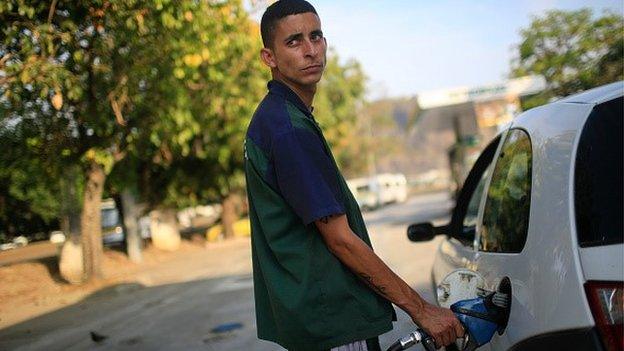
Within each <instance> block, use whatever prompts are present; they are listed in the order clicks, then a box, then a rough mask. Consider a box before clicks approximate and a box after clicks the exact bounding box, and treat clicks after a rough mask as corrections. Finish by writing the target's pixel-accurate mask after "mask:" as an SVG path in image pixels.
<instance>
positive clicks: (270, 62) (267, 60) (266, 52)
mask: <svg viewBox="0 0 624 351" xmlns="http://www.w3.org/2000/svg"><path fill="white" fill-rule="evenodd" d="M260 57H261V58H262V61H263V62H264V64H265V65H267V66H269V67H271V68H275V67H277V62H275V55H274V54H273V50H271V49H268V48H262V49H261V50H260Z"/></svg>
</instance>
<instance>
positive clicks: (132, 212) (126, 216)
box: [121, 189, 143, 263]
mask: <svg viewBox="0 0 624 351" xmlns="http://www.w3.org/2000/svg"><path fill="white" fill-rule="evenodd" d="M121 207H122V212H123V221H124V227H125V228H124V229H125V233H126V250H127V252H128V257H129V258H130V260H131V261H132V262H136V263H140V262H141V261H142V260H143V256H142V253H141V251H142V250H143V240H142V239H141V233H140V232H139V219H138V217H139V213H138V211H137V209H138V208H137V205H136V197H135V196H134V192H133V191H132V190H130V189H125V190H124V191H122V192H121Z"/></svg>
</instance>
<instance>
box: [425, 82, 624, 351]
mask: <svg viewBox="0 0 624 351" xmlns="http://www.w3.org/2000/svg"><path fill="white" fill-rule="evenodd" d="M622 95H624V82H618V83H614V84H610V85H607V86H604V87H601V88H598V89H593V90H590V91H587V92H585V93H581V94H577V95H575V96H571V97H569V98H566V99H563V100H560V101H558V102H554V103H550V104H547V105H544V106H541V107H538V108H535V109H532V110H529V111H527V112H525V113H523V114H522V115H520V116H518V117H517V118H516V119H515V120H514V121H513V122H512V124H511V125H510V126H509V127H508V128H509V129H507V130H505V131H503V132H502V133H501V141H500V143H499V145H498V148H497V150H496V154H495V155H494V158H493V161H492V164H491V165H490V169H492V168H494V166H495V163H496V160H498V158H499V155H500V152H501V149H502V147H503V145H504V144H505V139H506V136H507V134H508V133H509V130H510V129H521V130H523V131H525V132H526V133H527V134H528V136H529V139H530V141H531V148H532V156H531V157H532V173H531V174H532V176H531V177H532V178H531V202H530V209H529V223H528V232H527V240H526V243H525V246H524V247H523V248H522V249H521V251H520V252H518V253H494V252H484V251H479V250H478V248H479V245H478V244H479V240H480V234H481V233H482V230H483V228H482V223H483V214H484V208H485V205H486V199H487V191H488V189H489V187H490V182H491V177H492V174H491V173H492V172H488V173H490V174H488V175H486V183H485V190H484V191H483V193H482V194H480V195H477V196H480V197H481V201H480V205H479V210H478V217H477V221H476V223H477V226H476V230H475V232H476V237H475V240H474V243H473V245H472V247H471V246H470V245H468V244H467V243H463V244H462V242H460V241H458V240H456V239H453V238H447V239H446V240H443V241H442V242H441V244H440V247H439V249H438V252H437V255H436V258H435V260H434V266H433V269H432V278H433V281H434V286H435V285H436V284H437V283H439V282H440V281H441V280H442V279H443V278H444V277H445V276H446V275H447V274H448V273H450V272H451V271H453V270H455V269H457V268H468V269H471V270H474V271H476V272H478V273H479V274H480V275H481V276H482V277H483V278H484V279H485V284H486V288H487V289H489V290H495V289H496V288H497V287H498V284H499V283H500V282H501V280H502V279H503V278H505V277H507V278H509V279H510V282H511V286H512V300H511V314H510V318H509V323H508V326H507V328H506V330H505V332H504V333H503V334H502V335H495V336H494V338H493V339H492V341H491V343H490V344H487V345H484V346H483V347H481V348H480V350H481V349H483V350H508V349H514V348H518V349H524V347H525V346H526V345H528V344H527V342H528V343H529V344H530V341H531V340H533V341H534V340H545V339H544V338H545V337H546V336H549V337H550V336H553V335H564V334H565V333H567V332H572V331H579V330H580V331H587V330H593V328H594V326H595V321H594V318H593V316H592V313H591V309H590V307H589V304H588V300H587V297H586V294H585V289H584V283H585V282H586V281H588V280H601V281H605V280H606V281H622V277H623V276H624V266H622V264H621V262H622V252H624V245H622V244H617V245H608V246H598V247H588V248H580V247H579V244H578V238H577V232H576V214H575V208H574V201H575V198H574V176H575V173H574V172H575V163H576V162H575V161H576V152H577V147H578V144H579V140H580V137H581V133H582V131H583V128H584V126H585V123H586V121H587V119H588V117H589V115H590V114H591V112H592V110H593V108H594V107H595V106H596V105H597V104H600V103H603V102H607V101H610V100H612V99H615V98H619V97H621V96H622ZM477 172H480V170H477ZM481 172H482V171H481ZM469 191H471V190H469ZM463 198H464V199H465V198H466V196H464V197H463ZM464 201H465V200H464ZM458 207H459V204H458ZM451 225H452V224H451ZM561 333H563V334H561ZM555 339H556V338H555ZM549 340H550V339H549Z"/></svg>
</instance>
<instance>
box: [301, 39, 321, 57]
mask: <svg viewBox="0 0 624 351" xmlns="http://www.w3.org/2000/svg"><path fill="white" fill-rule="evenodd" d="M304 45H305V47H304V54H305V55H306V56H310V57H315V56H316V55H317V54H318V48H317V47H316V45H315V44H314V43H313V42H312V41H311V40H305V41H304Z"/></svg>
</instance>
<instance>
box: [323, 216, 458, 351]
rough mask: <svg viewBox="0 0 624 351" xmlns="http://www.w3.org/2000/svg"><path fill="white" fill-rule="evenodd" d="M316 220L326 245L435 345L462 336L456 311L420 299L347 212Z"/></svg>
mask: <svg viewBox="0 0 624 351" xmlns="http://www.w3.org/2000/svg"><path fill="white" fill-rule="evenodd" d="M315 224H316V226H317V228H318V229H319V231H320V233H321V235H322V236H323V240H324V241H325V244H326V245H327V247H328V249H329V250H330V251H331V252H332V253H333V254H334V255H335V256H336V257H337V258H338V259H339V260H340V261H341V262H342V263H343V264H344V265H345V266H347V267H349V269H351V271H353V272H354V273H355V274H356V275H357V276H358V277H360V279H362V280H363V281H364V282H365V283H366V284H368V285H369V286H370V287H371V288H372V289H373V290H374V291H375V292H376V293H378V294H379V295H381V296H383V297H384V298H386V299H387V300H389V301H391V302H393V303H394V304H395V305H397V306H398V307H399V308H401V309H402V310H404V311H405V312H407V314H409V315H410V317H411V318H412V320H413V321H414V323H416V324H418V325H419V326H420V327H421V328H423V329H424V330H425V331H426V332H427V333H429V335H431V336H432V337H433V338H434V339H435V340H436V344H437V345H438V347H440V346H446V345H449V344H450V343H452V342H454V341H455V339H456V338H458V337H461V336H463V334H464V332H463V328H462V327H461V324H460V323H459V321H458V320H457V318H455V315H454V314H453V313H452V312H451V311H450V310H448V309H445V308H439V307H436V306H433V305H431V304H429V303H427V302H426V301H425V300H423V299H422V298H421V297H420V295H418V293H416V291H414V290H413V289H412V288H411V287H410V286H409V285H408V284H407V283H405V281H403V279H401V278H400V277H399V276H398V275H396V274H395V273H394V272H393V271H392V270H391V269H390V268H389V267H388V266H387V265H386V264H385V263H384V262H383V261H382V260H381V259H380V258H379V256H377V255H376V254H375V253H374V252H373V250H371V248H370V247H369V246H368V245H366V243H364V242H363V241H362V239H360V238H359V237H358V236H357V235H355V233H353V232H352V231H351V228H350V227H349V224H348V222H347V217H346V215H344V214H343V215H338V216H329V217H324V218H321V219H319V220H317V221H315Z"/></svg>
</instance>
